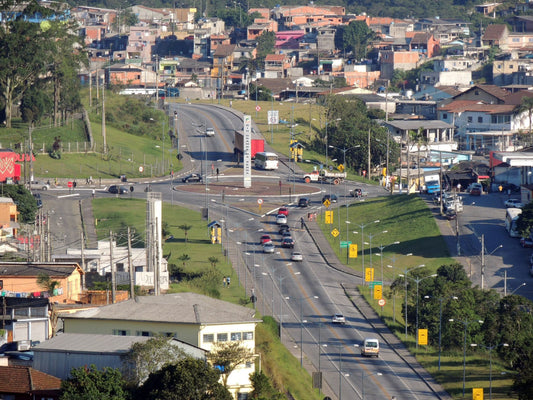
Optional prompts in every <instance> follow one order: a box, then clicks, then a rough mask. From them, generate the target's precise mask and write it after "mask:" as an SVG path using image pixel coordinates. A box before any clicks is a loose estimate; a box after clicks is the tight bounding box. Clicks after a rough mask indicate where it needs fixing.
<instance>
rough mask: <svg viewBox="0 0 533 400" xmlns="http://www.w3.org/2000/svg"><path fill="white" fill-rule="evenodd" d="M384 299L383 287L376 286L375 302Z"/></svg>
mask: <svg viewBox="0 0 533 400" xmlns="http://www.w3.org/2000/svg"><path fill="white" fill-rule="evenodd" d="M382 297H383V286H381V285H374V300H379V299H381V298H382Z"/></svg>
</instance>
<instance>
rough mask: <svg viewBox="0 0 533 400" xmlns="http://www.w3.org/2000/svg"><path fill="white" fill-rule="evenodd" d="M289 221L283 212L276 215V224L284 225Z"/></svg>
mask: <svg viewBox="0 0 533 400" xmlns="http://www.w3.org/2000/svg"><path fill="white" fill-rule="evenodd" d="M286 223H287V216H286V215H283V214H278V215H276V224H278V225H283V224H286Z"/></svg>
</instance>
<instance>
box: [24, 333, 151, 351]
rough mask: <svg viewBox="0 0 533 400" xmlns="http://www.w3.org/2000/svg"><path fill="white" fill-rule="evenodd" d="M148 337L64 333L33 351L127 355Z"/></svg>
mask: <svg viewBox="0 0 533 400" xmlns="http://www.w3.org/2000/svg"><path fill="white" fill-rule="evenodd" d="M149 339H151V338H150V337H147V336H118V335H91V334H86V333H62V334H59V335H57V336H54V337H53V338H51V339H48V340H46V341H44V342H42V343H39V344H38V345H37V346H34V347H33V348H32V350H33V351H35V352H39V351H76V352H88V353H95V352H98V353H125V352H127V351H128V350H129V349H130V348H131V346H132V345H133V344H134V343H138V342H146V341H147V340H149Z"/></svg>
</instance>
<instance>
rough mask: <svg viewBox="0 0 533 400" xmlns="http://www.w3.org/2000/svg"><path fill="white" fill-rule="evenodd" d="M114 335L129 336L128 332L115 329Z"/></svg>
mask: <svg viewBox="0 0 533 400" xmlns="http://www.w3.org/2000/svg"><path fill="white" fill-rule="evenodd" d="M113 335H116V336H128V331H125V330H122V329H113Z"/></svg>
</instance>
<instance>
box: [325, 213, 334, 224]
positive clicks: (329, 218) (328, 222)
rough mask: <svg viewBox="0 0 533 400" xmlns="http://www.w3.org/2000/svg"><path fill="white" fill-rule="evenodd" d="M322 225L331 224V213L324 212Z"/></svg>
mask: <svg viewBox="0 0 533 400" xmlns="http://www.w3.org/2000/svg"><path fill="white" fill-rule="evenodd" d="M324 223H326V224H332V223H333V211H326V212H325V213H324Z"/></svg>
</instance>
